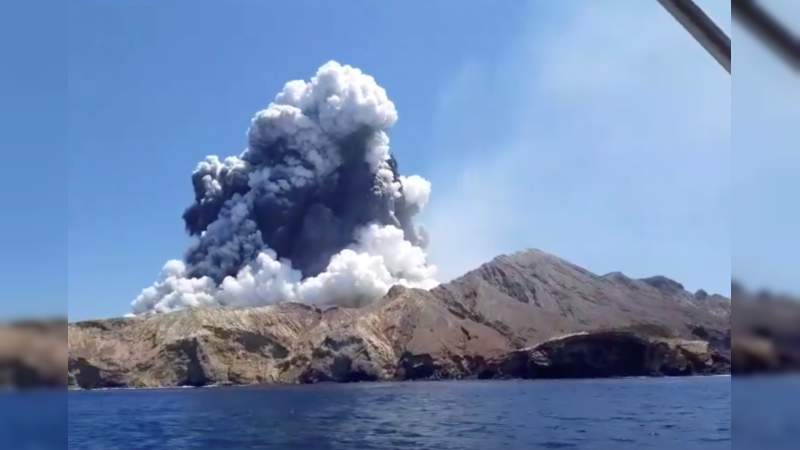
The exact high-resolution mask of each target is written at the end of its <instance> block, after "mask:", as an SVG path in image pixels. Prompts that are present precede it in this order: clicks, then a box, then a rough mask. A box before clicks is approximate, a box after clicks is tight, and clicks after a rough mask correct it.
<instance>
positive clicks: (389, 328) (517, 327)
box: [69, 250, 731, 388]
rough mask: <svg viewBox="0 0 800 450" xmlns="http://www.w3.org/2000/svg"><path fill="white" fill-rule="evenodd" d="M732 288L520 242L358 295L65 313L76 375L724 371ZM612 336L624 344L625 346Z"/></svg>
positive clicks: (155, 378) (276, 378) (194, 379)
mask: <svg viewBox="0 0 800 450" xmlns="http://www.w3.org/2000/svg"><path fill="white" fill-rule="evenodd" d="M730 312H731V308H730V301H729V300H728V299H727V298H724V297H721V296H716V295H708V294H706V293H704V292H698V293H697V294H693V293H690V292H688V291H686V290H685V289H684V288H683V286H681V285H680V284H679V283H677V282H675V281H672V280H669V279H667V278H665V277H652V278H647V279H642V280H637V279H632V278H628V277H626V276H625V275H623V274H621V273H612V274H608V275H604V276H599V275H595V274H593V273H591V272H589V271H587V270H585V269H582V268H580V267H578V266H575V265H573V264H571V263H568V262H566V261H564V260H562V259H559V258H557V257H555V256H553V255H550V254H547V253H545V252H542V251H538V250H529V251H525V252H520V253H516V254H513V255H505V256H500V257H498V258H495V259H494V260H492V261H491V262H489V263H486V264H484V265H482V266H481V267H479V268H478V269H476V270H474V271H471V272H469V273H467V274H466V275H464V276H463V277H461V278H459V279H456V280H454V281H452V282H450V283H447V284H444V285H441V286H439V287H437V288H435V289H432V290H431V291H425V290H420V289H407V288H403V287H400V286H396V287H394V288H392V289H391V290H390V291H389V293H388V294H387V295H386V296H385V297H384V298H382V299H380V300H379V301H376V302H375V303H373V304H370V305H367V306H364V307H361V308H352V309H351V308H331V309H327V310H322V309H319V308H317V307H313V306H308V305H302V304H296V303H285V304H278V305H271V306H264V307H257V308H247V309H226V308H215V309H214V308H207V309H192V310H184V311H179V312H175V313H170V314H163V315H149V316H139V317H134V318H126V319H109V320H95V321H85V322H78V323H74V324H70V326H69V382H70V384H71V385H72V386H76V387H81V388H97V387H123V386H130V387H155V386H180V385H190V386H201V385H208V384H250V383H313V382H320V381H338V382H347V381H368V380H395V379H420V378H432V379H435V378H464V377H483V378H487V377H488V378H491V377H552V376H617V375H640V374H643V375H679V374H691V373H712V372H719V371H726V370H727V369H728V367H729V358H730ZM620 349H623V350H625V349H627V350H625V351H621V350H620Z"/></svg>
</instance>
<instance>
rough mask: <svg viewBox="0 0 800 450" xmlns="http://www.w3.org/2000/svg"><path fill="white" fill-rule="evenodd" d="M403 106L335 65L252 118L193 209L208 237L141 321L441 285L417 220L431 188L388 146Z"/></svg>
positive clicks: (365, 298)
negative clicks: (236, 151) (181, 312)
mask: <svg viewBox="0 0 800 450" xmlns="http://www.w3.org/2000/svg"><path fill="white" fill-rule="evenodd" d="M396 121H397V111H396V109H395V106H394V103H392V102H391V100H389V98H388V96H387V95H386V91H385V90H384V89H383V88H382V87H380V86H379V85H378V84H377V83H376V82H375V80H374V79H373V78H372V77H371V76H369V75H366V74H364V73H363V72H361V71H360V70H359V69H356V68H354V67H351V66H347V65H341V64H339V63H337V62H335V61H331V62H328V63H326V64H324V65H323V66H322V67H320V68H319V70H318V71H317V74H316V76H314V77H313V78H312V79H311V80H310V81H308V82H306V81H302V80H295V81H290V82H288V83H286V85H285V86H284V88H283V89H282V90H281V92H279V93H278V95H276V96H275V99H274V101H273V102H272V103H270V104H269V105H268V106H267V108H266V109H264V110H262V111H259V112H257V113H256V114H255V116H254V117H253V120H252V123H251V126H250V129H249V131H248V141H249V144H248V147H247V148H246V149H245V150H244V152H242V154H241V155H239V156H238V157H237V156H229V157H226V158H220V157H218V156H215V155H211V156H208V157H207V158H206V159H205V160H204V161H202V162H200V163H199V164H198V165H197V168H196V169H195V171H194V173H193V175H192V183H193V186H194V190H195V203H194V204H193V205H191V206H190V207H189V208H188V209H187V210H186V212H185V213H184V220H185V221H186V226H187V229H188V230H189V232H191V233H192V234H194V235H196V236H197V239H196V241H195V243H194V244H193V245H192V246H191V247H190V248H189V249H188V251H187V254H186V257H185V260H184V261H170V262H168V263H167V264H166V265H165V266H164V269H163V270H162V274H161V275H160V277H159V279H158V280H157V281H156V282H155V283H154V284H153V285H152V286H151V287H148V288H146V289H144V290H143V291H142V293H141V294H140V295H139V296H138V297H137V298H136V299H135V300H134V301H133V304H132V305H133V311H134V313H137V314H138V313H146V312H168V311H174V310H177V309H181V308H185V307H199V306H209V305H221V306H224V305H229V306H255V305H265V304H271V303H277V302H283V301H301V302H307V303H314V304H320V305H343V306H360V305H364V304H366V303H369V302H371V301H373V300H374V299H376V298H378V297H380V296H382V295H383V294H385V293H386V292H387V291H388V289H389V288H390V287H391V286H392V285H395V284H402V285H405V286H411V287H421V288H430V287H433V286H435V285H436V281H435V279H434V275H435V267H433V266H429V265H428V264H427V261H426V254H425V251H424V250H423V247H424V246H425V244H426V241H427V236H426V233H425V231H424V230H423V229H421V228H419V227H417V226H416V225H414V223H413V217H414V215H416V214H417V213H419V212H420V211H421V210H422V209H423V208H424V207H425V205H426V204H427V202H428V198H429V196H430V191H431V185H430V182H428V181H427V180H425V179H424V178H422V177H420V176H417V175H411V176H402V175H400V174H399V173H398V172H397V164H396V162H395V161H394V158H393V157H392V155H391V151H390V146H389V136H388V130H389V128H390V127H391V126H392V125H393V124H394V123H395V122H396Z"/></svg>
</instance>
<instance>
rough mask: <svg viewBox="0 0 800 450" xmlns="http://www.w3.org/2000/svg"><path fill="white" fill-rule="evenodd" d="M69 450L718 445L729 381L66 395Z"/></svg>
mask: <svg viewBox="0 0 800 450" xmlns="http://www.w3.org/2000/svg"><path fill="white" fill-rule="evenodd" d="M68 397H69V400H68V403H69V422H68V428H69V438H68V439H69V446H70V448H75V449H102V450H112V449H140V450H144V449H175V450H177V449H302V450H316V449H319V450H324V449H358V450H369V449H480V450H484V449H526V450H527V449H538V448H542V449H547V448H564V449H566V448H580V449H610V450H612V449H613V450H618V449H628V448H630V449H681V450H691V449H704V450H705V449H717V448H719V449H723V448H730V447H731V379H730V377H691V378H629V379H604V380H535V381H526V380H513V381H431V382H401V383H354V384H318V385H306V386H261V387H230V388H199V389H155V390H106V391H78V392H71V393H70V394H69V396H68Z"/></svg>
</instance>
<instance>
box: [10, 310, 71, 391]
mask: <svg viewBox="0 0 800 450" xmlns="http://www.w3.org/2000/svg"><path fill="white" fill-rule="evenodd" d="M66 357H67V322H66V320H63V319H60V320H58V319H56V320H49V321H48V320H38V321H27V322H19V323H14V324H10V325H0V387H15V388H37V387H64V386H66V385H67V371H66V369H67V367H66Z"/></svg>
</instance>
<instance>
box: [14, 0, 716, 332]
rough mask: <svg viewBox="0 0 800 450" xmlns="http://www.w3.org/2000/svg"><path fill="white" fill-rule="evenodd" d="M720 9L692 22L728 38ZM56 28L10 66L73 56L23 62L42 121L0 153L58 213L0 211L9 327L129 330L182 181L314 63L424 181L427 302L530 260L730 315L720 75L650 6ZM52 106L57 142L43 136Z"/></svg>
mask: <svg viewBox="0 0 800 450" xmlns="http://www.w3.org/2000/svg"><path fill="white" fill-rule="evenodd" d="M727 3H728V2H716V1H706V2H701V4H702V5H703V6H704V7H706V8H707V10H708V12H709V13H711V15H713V16H714V17H715V19H717V20H718V21H719V22H720V23H721V24H722V25H723V27H724V28H725V29H727V30H729V29H730V26H729V25H730V11H729V5H728V4H727ZM578 6H582V7H581V8H578ZM31 8H32V9H31V10H30V11H28V13H30V14H34V13H35V9H33V7H31ZM66 14H67V18H68V20H67V22H68V23H69V24H70V26H69V29H68V30H66V29H65V28H66V27H65V26H64V25H63V24H61V23H60V22H58V21H53V24H52V25H53V26H52V27H48V26H42V27H41V28H40V29H39V32H38V33H36V34H35V36H31V39H30V40H29V41H28V40H26V41H25V43H24V46H23V47H25V49H24V50H21V52H23V53H22V54H21V55H20V58H27V57H28V56H27V53H26V52H37V51H38V52H39V53H38V54H41V52H48V53H49V52H53V51H54V50H56V51H57V50H59V49H61V51H64V52H65V53H66V55H67V56H64V57H63V58H61V59H57V58H56V59H55V60H48V59H47V58H43V59H42V60H39V59H37V60H36V61H35V62H34V64H35V65H37V70H32V71H31V73H30V74H27V75H29V76H28V77H27V78H28V79H27V82H26V86H24V87H23V88H24V89H23V90H22V91H20V90H16V91H15V92H16V94H15V95H14V96H12V100H11V101H12V102H13V103H14V105H19V106H20V108H22V111H23V112H26V113H27V112H28V108H29V109H30V112H29V113H30V114H31V117H36V116H38V117H40V119H38V120H37V121H34V122H33V123H36V125H37V126H36V127H35V128H28V129H22V130H18V133H17V134H18V136H17V135H16V134H15V135H14V136H16V137H12V138H11V141H10V142H9V144H10V145H17V146H19V147H20V148H24V146H25V145H33V144H30V143H29V140H30V139H36V140H43V142H42V141H39V142H37V143H36V145H42V146H43V147H47V148H48V150H47V154H48V155H49V154H50V153H53V154H54V156H53V158H42V159H37V160H36V161H35V163H33V162H31V161H32V156H31V152H27V153H21V154H20V153H18V154H17V155H16V156H12V157H13V158H17V159H13V160H12V161H11V163H10V164H11V166H18V167H25V169H24V170H22V171H11V172H12V173H9V174H8V175H7V176H9V177H12V181H13V184H14V185H17V186H25V188H26V189H33V192H31V194H29V195H30V197H29V198H34V197H33V196H35V199H36V200H35V201H36V202H37V203H38V204H41V203H43V202H51V203H53V204H54V206H53V208H51V209H46V210H43V211H37V212H33V211H31V210H28V209H26V203H27V202H26V198H21V199H20V198H18V196H14V195H11V194H10V193H9V192H5V193H3V196H4V197H3V200H4V202H5V201H6V198H5V197H6V196H8V197H9V198H10V200H9V201H13V202H17V203H14V205H15V206H17V207H19V209H20V211H21V213H20V214H22V215H23V217H25V218H26V220H21V221H19V222H20V223H19V224H18V225H17V224H16V223H15V224H14V225H9V224H4V225H2V226H3V227H14V228H13V229H10V230H6V229H5V228H4V230H3V233H1V234H2V235H3V236H4V239H7V242H6V241H4V242H3V245H4V246H5V247H6V248H11V251H12V254H17V253H18V254H19V255H20V258H15V260H14V261H13V262H10V261H4V262H2V263H0V264H3V266H2V267H0V269H2V270H3V271H4V272H10V273H12V274H13V275H15V276H16V277H17V279H18V280H20V281H21V282H20V283H18V284H19V285H12V286H11V287H10V289H11V292H10V294H9V293H7V295H10V297H15V298H22V299H24V300H25V301H24V302H21V303H18V304H17V305H16V309H14V305H11V306H10V308H12V309H10V310H8V309H5V308H9V306H5V305H4V306H3V308H4V309H5V310H4V311H3V312H4V313H5V312H6V311H9V314H28V313H39V312H55V311H59V310H62V311H63V304H64V303H63V301H64V292H65V291H66V292H67V293H68V299H69V303H68V312H69V316H70V320H80V319H88V318H94V317H108V316H117V315H121V314H124V313H127V312H129V303H130V301H131V300H132V299H133V298H134V297H135V296H136V295H137V294H138V293H139V291H140V290H141V289H142V288H144V287H146V286H148V285H149V284H150V283H151V282H152V281H153V279H154V278H155V276H156V275H157V273H158V271H159V269H160V268H161V266H162V265H163V263H164V261H166V260H167V259H170V258H179V257H181V256H182V252H183V251H184V249H185V248H186V245H187V242H188V237H187V236H186V234H185V232H184V226H183V222H182V220H181V213H182V212H183V210H184V208H185V207H186V206H188V205H189V203H190V202H191V200H192V191H191V184H190V179H189V177H190V174H191V171H192V169H193V168H194V166H195V164H196V163H197V162H198V161H199V160H201V159H202V158H203V157H204V156H205V155H207V154H219V155H221V156H225V155H233V154H238V153H239V152H241V150H242V149H243V148H244V146H245V144H246V139H245V131H246V129H247V126H248V124H249V121H250V118H251V116H252V115H253V113H254V112H255V111H257V110H259V109H262V108H264V107H265V106H266V105H267V104H268V103H269V101H270V100H271V99H272V97H273V96H274V94H275V93H276V92H277V91H278V90H279V89H280V88H281V87H282V86H283V84H284V83H285V82H286V81H288V80H291V79H297V78H303V79H307V78H308V77H310V76H311V75H313V73H314V71H315V70H316V68H317V67H318V66H319V65H321V64H322V63H324V62H326V61H328V60H330V59H335V60H337V61H339V62H341V63H346V64H350V65H353V66H356V67H359V68H361V69H362V70H364V71H365V72H367V73H369V74H371V75H373V76H374V77H375V78H376V80H377V81H378V83H379V84H381V85H382V86H383V87H385V88H386V90H387V92H388V94H389V97H390V98H391V99H392V100H393V101H394V103H395V104H396V106H397V109H398V112H399V117H400V119H399V121H398V123H397V125H395V127H394V128H393V129H392V130H391V133H390V137H391V140H392V143H391V146H392V151H393V153H394V155H395V157H396V158H397V159H398V161H399V165H400V169H401V172H402V173H406V174H411V173H418V174H420V175H423V176H425V177H426V178H428V179H430V180H431V181H432V183H433V191H432V197H431V203H430V204H429V206H428V209H427V211H426V212H425V214H424V215H423V217H421V220H420V222H421V223H422V224H424V225H426V226H427V228H428V230H429V232H430V234H431V245H430V248H429V253H430V257H431V260H432V262H433V263H435V264H437V265H438V266H439V268H440V278H441V280H442V281H446V280H447V279H449V278H451V277H453V276H457V275H460V274H461V273H463V272H464V271H466V270H468V269H471V268H474V267H476V266H477V265H479V264H480V263H482V262H485V261H487V260H489V259H491V258H492V257H494V256H496V255H498V254H500V253H504V252H513V251H516V250H521V249H524V248H528V247H535V248H540V249H543V250H546V251H549V252H551V253H554V254H557V255H559V256H561V257H563V258H566V259H568V260H570V261H572V262H574V263H576V264H579V265H581V266H584V267H586V268H588V269H590V270H592V271H594V272H596V273H605V272H609V271H615V270H621V271H623V272H625V273H626V274H628V275H630V276H634V277H643V276H649V275H653V274H663V275H666V276H669V277H671V278H674V279H676V280H679V281H680V282H682V283H684V284H685V286H686V287H687V288H688V289H691V290H695V289H699V288H705V289H707V290H709V291H712V292H720V293H723V294H728V293H729V290H730V285H729V282H730V276H731V271H730V269H731V250H730V242H731V234H730V233H731V223H730V207H731V176H730V165H731V156H730V133H731V132H730V123H731V115H730V107H731V100H730V90H731V82H730V77H729V76H728V75H727V73H725V72H724V70H722V69H721V68H720V67H719V66H718V65H717V63H716V62H715V61H714V60H713V59H712V58H710V57H709V55H707V54H706V53H705V52H704V50H703V49H702V48H700V47H699V46H698V45H697V43H696V42H695V41H694V40H693V39H692V38H691V37H690V36H689V35H688V34H687V33H686V32H685V31H684V30H683V29H682V28H680V27H679V25H677V23H676V22H675V21H674V19H672V17H670V16H669V15H668V14H666V12H665V11H663V9H662V8H661V7H660V6H659V5H658V4H657V2H655V1H653V2H638V1H635V2H631V1H619V2H604V3H603V5H599V4H598V3H596V2H591V3H590V2H584V3H578V2H552V1H544V0H542V1H527V2H521V1H519V2H505V3H504V4H503V5H501V4H499V3H498V2H495V1H488V0H486V1H470V2H462V1H455V0H453V1H437V2H424V3H423V2H416V3H414V4H413V6H409V3H408V2H400V1H395V2H372V1H347V2H322V1H318V2H311V1H292V2H288V1H287V2H246V1H240V2H228V3H227V4H225V5H221V4H213V3H211V2H196V1H191V2H190V1H172V2H155V1H146V2H144V1H143V2H139V1H122V2H100V1H80V2H74V3H73V7H72V8H71V9H70V10H69V11H68V12H67V13H66ZM9 25H12V24H9ZM44 25H47V24H46V23H45V24H44ZM29 34H31V33H28V35H29ZM67 37H68V38H67ZM67 58H68V67H69V70H68V90H66V89H65V86H67V83H66V81H65V82H64V84H59V83H52V84H53V86H52V87H51V88H52V90H53V94H52V95H48V94H47V92H43V91H42V89H41V84H37V82H36V80H37V78H36V77H35V75H37V74H40V73H41V72H43V71H44V72H46V71H48V70H59V69H58V67H59V64H61V65H63V64H66V59H67ZM61 70H63V69H61ZM59 89H60V90H59ZM65 90H66V92H67V93H68V96H67V95H66V94H64V93H63V91H65ZM28 91H30V92H31V94H29V93H27V92H28ZM59 93H60V94H59ZM31 95H33V97H31ZM31 98H33V99H34V100H37V101H36V102H35V103H32V102H31ZM59 101H60V102H61V103H58V102H59ZM56 103H57V104H56ZM59 105H61V107H62V109H60V110H59V109H58V106H59ZM50 108H54V109H56V110H59V111H62V110H63V111H64V114H63V117H65V118H68V125H69V130H68V132H67V130H66V128H65V127H61V128H58V127H57V126H53V128H58V129H56V130H54V131H52V132H50V128H49V121H50V120H53V121H55V120H57V119H56V118H54V117H53V116H51V115H49V114H48V111H49V110H50ZM55 115H56V116H58V117H59V119H60V118H61V115H59V114H55ZM30 148H31V149H33V148H34V147H30ZM31 151H32V150H31ZM12 153H13V152H12ZM7 164H9V163H7ZM29 164H35V165H34V167H35V170H33V169H32V168H30V165H29ZM59 164H68V172H67V173H66V174H65V173H64V171H63V170H61V169H59V168H60V167H63V166H61V165H59ZM67 176H68V180H67V179H65V178H66V177H67ZM67 195H68V203H67V202H66V197H67ZM67 205H68V206H67ZM27 215H30V218H29V220H27V218H28V216H27ZM53 229H56V231H55V232H52V230H53ZM67 236H68V239H67V242H68V247H67V246H66V245H64V243H63V240H64V238H65V237H67ZM67 249H68V253H67ZM62 261H63V262H62ZM65 264H66V268H67V269H68V272H67V273H68V276H67V277H64V276H63V270H64V268H65ZM42 280H45V281H42ZM22 285H24V286H22ZM59 305H61V307H62V309H59Z"/></svg>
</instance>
